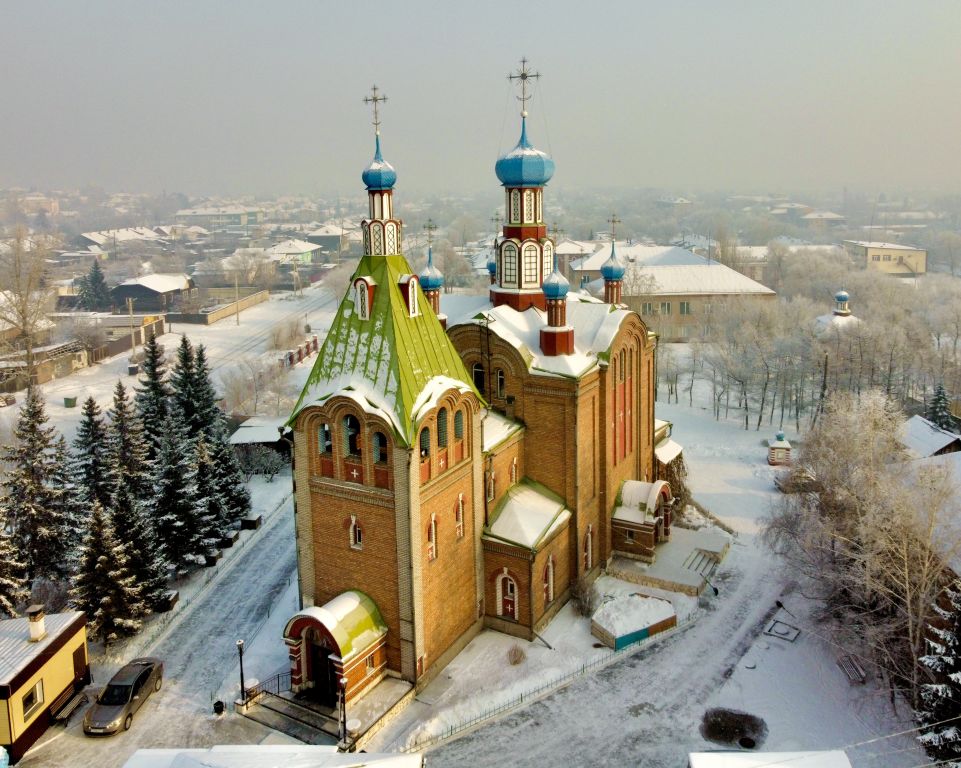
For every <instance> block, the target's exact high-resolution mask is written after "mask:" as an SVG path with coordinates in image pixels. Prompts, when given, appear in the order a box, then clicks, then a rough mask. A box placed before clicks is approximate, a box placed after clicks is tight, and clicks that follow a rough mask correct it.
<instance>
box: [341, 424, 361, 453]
mask: <svg viewBox="0 0 961 768" xmlns="http://www.w3.org/2000/svg"><path fill="white" fill-rule="evenodd" d="M343 425H344V456H360V422H359V421H357V417H356V416H354V415H353V414H347V415H346V416H344V422H343Z"/></svg>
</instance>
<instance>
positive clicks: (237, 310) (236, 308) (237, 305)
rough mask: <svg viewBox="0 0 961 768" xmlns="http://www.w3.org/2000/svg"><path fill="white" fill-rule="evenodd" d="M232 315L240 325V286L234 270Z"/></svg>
mask: <svg viewBox="0 0 961 768" xmlns="http://www.w3.org/2000/svg"><path fill="white" fill-rule="evenodd" d="M234 317H235V318H236V320H237V322H236V325H240V286H239V285H238V283H237V273H236V272H234Z"/></svg>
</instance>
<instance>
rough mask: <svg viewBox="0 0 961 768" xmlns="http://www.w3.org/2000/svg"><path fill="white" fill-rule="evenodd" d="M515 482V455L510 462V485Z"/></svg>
mask: <svg viewBox="0 0 961 768" xmlns="http://www.w3.org/2000/svg"><path fill="white" fill-rule="evenodd" d="M516 482H517V457H516V456H515V457H514V460H513V461H512V462H511V485H514V484H515V483H516Z"/></svg>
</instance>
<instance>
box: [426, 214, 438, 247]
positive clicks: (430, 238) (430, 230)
mask: <svg viewBox="0 0 961 768" xmlns="http://www.w3.org/2000/svg"><path fill="white" fill-rule="evenodd" d="M424 229H426V230H427V245H433V244H434V230H435V229H437V225H436V224H435V223H434V220H433V219H427V223H426V224H425V225H424Z"/></svg>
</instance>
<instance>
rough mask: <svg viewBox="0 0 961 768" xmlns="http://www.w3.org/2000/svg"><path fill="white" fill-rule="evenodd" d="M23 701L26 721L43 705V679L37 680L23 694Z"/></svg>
mask: <svg viewBox="0 0 961 768" xmlns="http://www.w3.org/2000/svg"><path fill="white" fill-rule="evenodd" d="M22 703H23V720H24V722H26V721H27V720H29V719H30V718H31V717H33V716H34V715H35V714H36V713H37V712H38V711H39V710H40V709H41V708H42V707H43V680H37V682H36V684H35V685H34V686H33V687H32V688H31V689H30V690H29V691H27V692H26V693H25V694H23V701H22Z"/></svg>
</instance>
